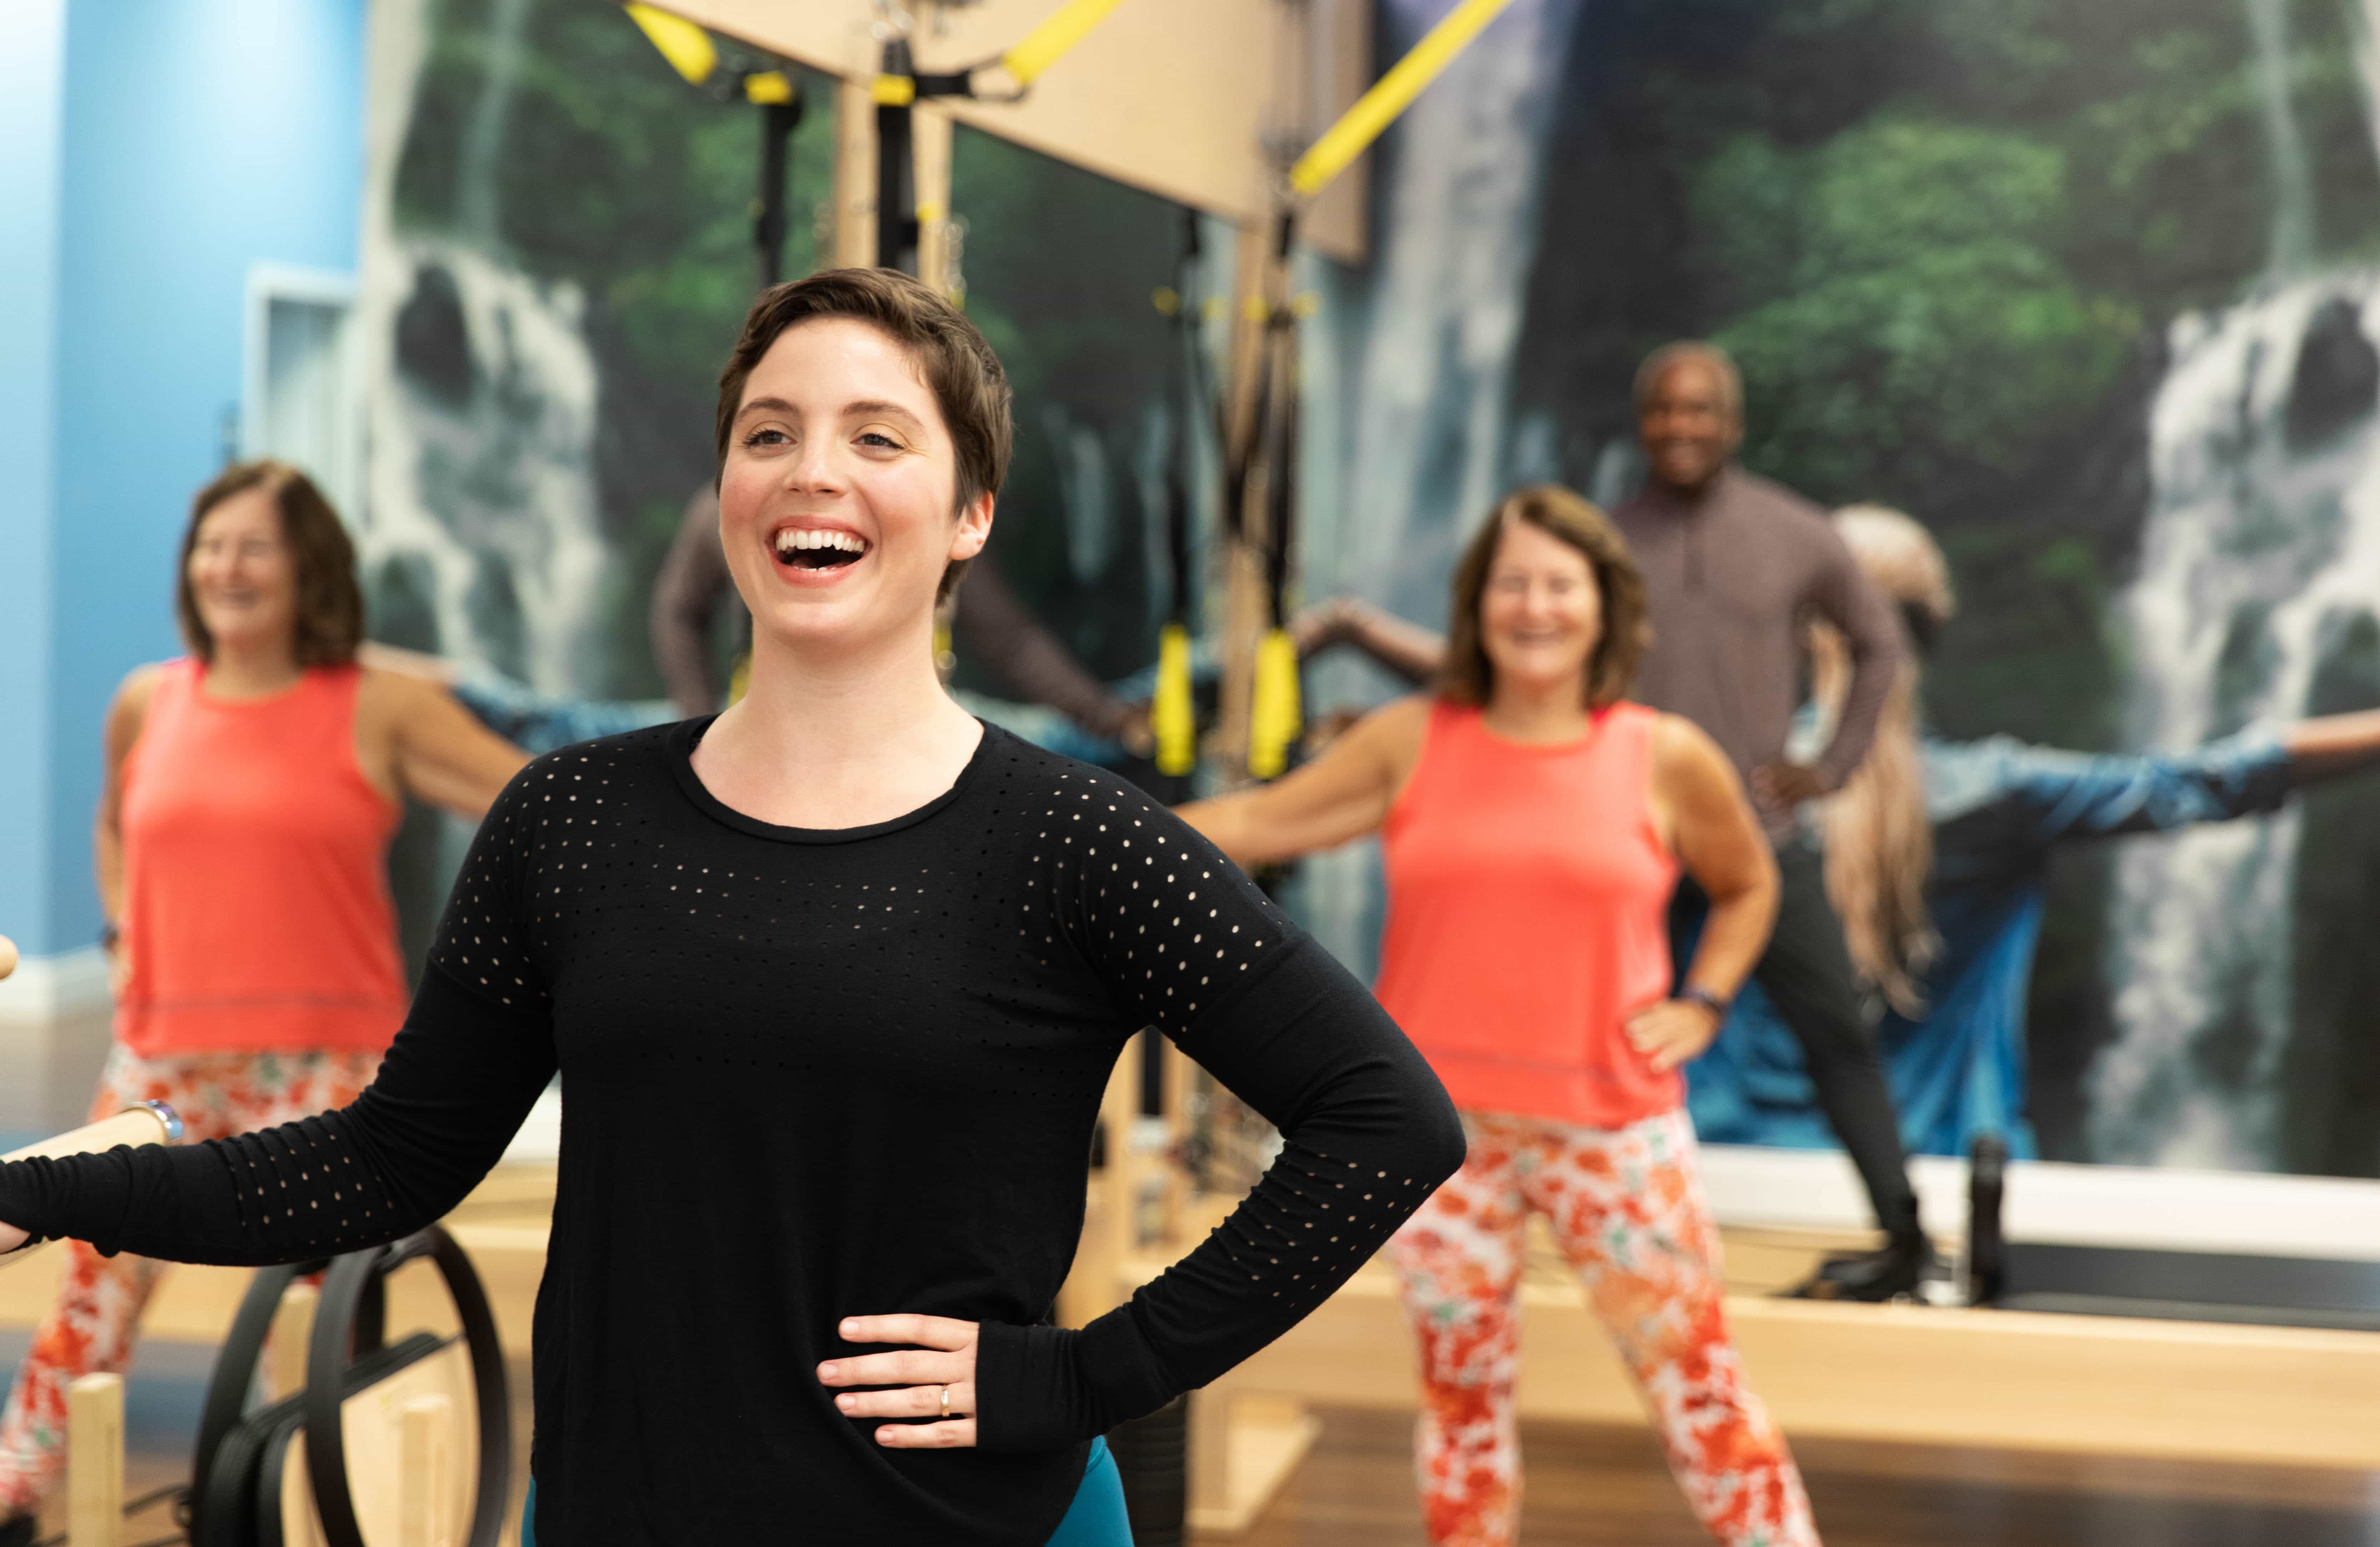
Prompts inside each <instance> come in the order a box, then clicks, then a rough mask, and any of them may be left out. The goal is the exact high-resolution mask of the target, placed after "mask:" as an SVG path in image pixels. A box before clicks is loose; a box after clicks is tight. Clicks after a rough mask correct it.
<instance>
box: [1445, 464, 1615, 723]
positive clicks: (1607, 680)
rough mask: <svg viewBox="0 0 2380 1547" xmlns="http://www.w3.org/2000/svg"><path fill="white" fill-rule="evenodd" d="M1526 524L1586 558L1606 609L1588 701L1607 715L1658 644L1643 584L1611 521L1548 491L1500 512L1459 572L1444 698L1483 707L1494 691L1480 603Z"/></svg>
mask: <svg viewBox="0 0 2380 1547" xmlns="http://www.w3.org/2000/svg"><path fill="white" fill-rule="evenodd" d="M1513 521H1526V522H1527V523H1528V524H1529V525H1531V526H1533V527H1535V528H1536V529H1537V530H1539V531H1542V532H1546V533H1548V535H1550V536H1553V537H1557V538H1560V540H1561V541H1562V542H1567V543H1569V544H1570V545H1571V546H1572V547H1573V548H1575V549H1577V550H1578V551H1579V552H1580V553H1582V554H1585V555H1586V563H1587V567H1588V568H1590V569H1592V570H1593V571H1594V572H1595V589H1596V591H1597V593H1598V594H1599V595H1600V596H1601V597H1602V601H1603V637H1602V638H1601V639H1600V640H1597V641H1596V644H1595V651H1594V653H1592V654H1590V655H1589V656H1588V657H1587V660H1586V701H1587V706H1588V707H1589V708H1592V709H1602V708H1604V707H1606V706H1607V705H1609V704H1612V703H1616V702H1618V701H1619V700H1621V699H1623V698H1625V697H1627V695H1628V685H1629V684H1630V683H1631V682H1633V680H1635V676H1636V663H1637V662H1638V661H1640V660H1642V659H1643V658H1644V654H1645V648H1646V647H1647V646H1649V645H1650V644H1651V643H1652V642H1653V627H1652V624H1651V622H1650V620H1649V619H1648V618H1647V617H1646V615H1645V579H1644V577H1643V576H1641V575H1639V574H1638V573H1637V572H1636V561H1635V560H1634V559H1633V558H1632V557H1630V556H1629V553H1628V543H1627V541H1626V540H1625V539H1623V538H1622V537H1621V535H1620V530H1619V529H1618V528H1617V527H1614V526H1613V525H1612V524H1611V519H1610V518H1609V517H1607V516H1606V515H1604V514H1603V512H1602V511H1601V510H1599V509H1597V507H1596V506H1595V503H1594V502H1593V501H1591V500H1589V499H1586V498H1585V496H1583V495H1580V494H1575V493H1572V492H1571V491H1570V490H1568V489H1564V488H1561V487H1560V486H1558V485H1556V484H1551V483H1536V484H1531V485H1530V486H1529V487H1527V488H1525V489H1520V490H1516V491H1515V492H1514V493H1512V494H1511V495H1509V496H1507V497H1506V499H1505V501H1504V503H1503V504H1501V505H1500V506H1497V507H1496V510H1495V513H1494V514H1493V515H1491V516H1489V517H1488V520H1487V522H1486V523H1485V524H1484V525H1482V526H1481V527H1480V529H1479V532H1478V535H1477V536H1475V537H1474V538H1472V540H1471V542H1470V544H1469V545H1468V546H1467V547H1465V548H1464V549H1463V558H1462V560H1461V561H1460V562H1459V563H1457V564H1456V565H1455V566H1454V595H1453V601H1452V603H1451V606H1450V607H1449V608H1448V617H1449V622H1450V627H1449V628H1448V631H1447V640H1446V670H1445V672H1444V674H1443V675H1442V676H1440V677H1439V688H1438V693H1439V697H1440V698H1442V699H1444V700H1447V701H1448V702H1449V703H1459V704H1467V705H1470V706H1472V707H1474V708H1477V707H1482V706H1484V705H1485V704H1486V703H1487V702H1488V698H1489V696H1490V695H1491V694H1492V693H1493V692H1494V691H1495V687H1496V668H1495V664H1494V663H1492V662H1490V661H1489V660H1488V648H1487V643H1486V641H1485V640H1483V639H1482V638H1481V637H1480V628H1479V602H1480V598H1481V597H1482V596H1483V595H1484V594H1485V593H1486V591H1487V590H1488V566H1490V565H1492V564H1494V563H1495V562H1496V545H1497V544H1498V543H1499V542H1502V541H1503V538H1504V529H1505V527H1506V526H1507V525H1508V524H1509V523H1511V522H1513Z"/></svg>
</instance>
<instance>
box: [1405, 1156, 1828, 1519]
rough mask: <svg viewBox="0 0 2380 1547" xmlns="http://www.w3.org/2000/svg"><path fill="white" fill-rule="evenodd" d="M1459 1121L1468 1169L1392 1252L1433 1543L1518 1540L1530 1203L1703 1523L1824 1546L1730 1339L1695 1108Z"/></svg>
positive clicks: (1409, 1224) (1418, 1216) (1419, 1473)
mask: <svg viewBox="0 0 2380 1547" xmlns="http://www.w3.org/2000/svg"><path fill="white" fill-rule="evenodd" d="M1463 1131H1464V1134H1465V1136H1466V1137H1467V1138H1468V1139H1470V1141H1471V1152H1470V1156H1469V1158H1468V1159H1466V1160H1465V1161H1464V1162H1463V1169H1462V1170H1461V1171H1459V1172H1457V1173H1456V1174H1455V1175H1454V1176H1453V1177H1452V1179H1451V1180H1450V1181H1448V1182H1447V1184H1446V1185H1445V1186H1444V1187H1441V1188H1439V1189H1438V1191H1437V1192H1436V1193H1434V1194H1433V1195H1431V1197H1430V1199H1429V1201H1427V1203H1424V1204H1423V1205H1422V1207H1421V1210H1420V1212H1417V1213H1415V1215H1414V1216H1413V1218H1411V1219H1410V1220H1408V1221H1406V1222H1405V1224H1404V1226H1403V1229H1401V1230H1399V1231H1398V1232H1397V1235H1396V1236H1395V1237H1394V1239H1392V1240H1391V1241H1390V1245H1389V1251H1390V1257H1391V1259H1392V1260H1393V1261H1394V1262H1395V1263H1396V1267H1397V1272H1398V1274H1399V1276H1400V1277H1401V1278H1402V1279H1403V1285H1404V1299H1405V1309H1406V1312H1407V1314H1408V1315H1410V1316H1411V1318H1412V1320H1413V1324H1414V1331H1415V1335H1416V1336H1417V1337H1418V1338H1419V1340H1420V1344H1421V1349H1420V1352H1421V1367H1422V1409H1421V1421H1420V1424H1419V1426H1418V1428H1417V1430H1416V1431H1415V1446H1414V1448H1415V1457H1414V1462H1415V1475H1416V1478H1417V1480H1418V1481H1419V1483H1420V1485H1421V1503H1422V1517H1423V1520H1424V1523H1425V1524H1426V1525H1427V1529H1428V1531H1429V1539H1430V1541H1433V1542H1436V1543H1439V1547H1512V1543H1513V1542H1514V1541H1517V1540H1518V1533H1519V1528H1520V1504H1521V1447H1520V1438H1519V1432H1518V1429H1517V1427H1516V1425H1515V1422H1514V1415H1513V1404H1512V1383H1513V1376H1514V1374H1515V1371H1516V1370H1517V1367H1518V1365H1519V1362H1520V1352H1521V1343H1520V1332H1521V1318H1520V1306H1519V1293H1520V1286H1521V1270H1522V1266H1523V1259H1524V1251H1525V1240H1526V1236H1525V1231H1524V1227H1525V1225H1526V1224H1527V1223H1528V1216H1529V1214H1530V1213H1531V1212H1533V1211H1534V1212H1538V1213H1542V1214H1544V1215H1545V1216H1546V1217H1547V1218H1548V1220H1549V1221H1550V1222H1551V1223H1552V1224H1553V1229H1554V1236H1555V1237H1556V1238H1557V1239H1558V1240H1559V1241H1560V1244H1561V1249H1562V1254H1563V1255H1564V1256H1565V1257H1567V1258H1569V1259H1570V1261H1571V1264H1572V1266H1573V1267H1574V1268H1576V1269H1577V1271H1578V1274H1579V1277H1580V1279H1581V1281H1582V1282H1583V1283H1584V1284H1585V1288H1586V1297H1587V1301H1588V1303H1589V1304H1591V1305H1592V1306H1593V1307H1594V1308H1595V1311H1596V1314H1597V1316H1599V1317H1601V1318H1602V1320H1603V1323H1604V1325H1605V1326H1606V1327H1607V1328H1608V1329H1609V1331H1610V1333H1611V1336H1612V1338H1613V1340H1614V1341H1615V1342H1617V1343H1618V1344H1619V1346H1620V1354H1621V1358H1622V1359H1623V1360H1625V1361H1626V1363H1627V1365H1628V1369H1629V1370H1630V1372H1631V1373H1632V1374H1633V1376H1634V1377H1635V1380H1636V1384H1637V1387H1638V1389H1639V1390H1641V1391H1642V1392H1643V1393H1644V1395H1645V1404H1646V1406H1647V1407H1650V1408H1651V1410H1652V1415H1653V1420H1654V1423H1655V1426H1656V1427H1657V1428H1658V1430H1659V1431H1660V1434H1661V1443H1662V1445H1663V1448H1664V1449H1666V1450H1667V1451H1668V1453H1669V1457H1670V1471H1671V1472H1672V1473H1674V1474H1675V1475H1676V1477H1677V1480H1678V1486H1679V1487H1680V1488H1682V1490H1683V1491H1684V1492H1685V1495H1686V1503H1687V1504H1689V1505H1690V1506H1692V1508H1693V1509H1694V1515H1695V1517H1697V1518H1699V1519H1700V1520H1701V1521H1702V1523H1703V1525H1704V1526H1705V1527H1706V1529H1708V1530H1709V1531H1710V1533H1711V1535H1712V1536H1714V1537H1716V1538H1717V1539H1718V1541H1722V1542H1725V1543H1727V1544H1728V1547H1817V1541H1818V1533H1817V1528H1816V1527H1815V1525H1813V1524H1812V1523H1811V1519H1810V1504H1809V1500H1808V1499H1807V1498H1806V1497H1804V1496H1803V1492H1802V1475H1801V1473H1800V1471H1799V1470H1797V1469H1796V1468H1795V1467H1794V1465H1793V1457H1792V1456H1791V1453H1790V1452H1789V1451H1788V1450H1787V1449H1786V1448H1785V1440H1784V1436H1782V1435H1780V1434H1779V1433H1778V1431H1777V1429H1776V1426H1775V1425H1773V1424H1772V1423H1770V1422H1769V1420H1768V1415H1767V1411H1766V1410H1765V1409H1763V1408H1762V1407H1761V1406H1760V1401H1759V1398H1757V1397H1755V1396H1754V1395H1753V1394H1752V1392H1751V1391H1750V1390H1749V1389H1748V1388H1747V1387H1746V1385H1745V1383H1744V1376H1743V1361H1742V1360H1741V1359H1740V1358H1738V1357H1737V1355H1736V1351H1735V1346H1734V1344H1733V1343H1732V1342H1731V1341H1730V1339H1729V1337H1728V1332H1727V1318H1726V1314H1725V1310H1724V1308H1723V1305H1722V1296H1723V1294H1724V1293H1725V1285H1724V1283H1723V1282H1722V1280H1721V1277H1720V1273H1719V1249H1718V1230H1717V1229H1716V1228H1715V1227H1714V1226H1713V1224H1711V1218H1710V1209H1709V1206H1708V1205H1707V1204H1706V1202H1705V1201H1704V1200H1703V1190H1702V1179H1701V1175H1700V1173H1699V1172H1698V1171H1697V1170H1696V1168H1695V1165H1694V1129H1693V1127H1691V1126H1690V1125H1689V1124H1688V1123H1687V1121H1686V1116H1685V1114H1684V1113H1682V1112H1670V1113H1664V1114H1662V1115H1659V1116H1656V1117H1648V1118H1646V1119H1645V1120H1644V1121H1642V1122H1638V1123H1634V1124H1632V1125H1630V1126H1629V1127H1624V1128H1591V1127H1579V1126H1575V1125H1573V1124H1568V1123H1557V1122H1548V1121H1543V1120H1539V1119H1536V1118H1531V1117H1516V1116H1509V1115H1495V1114H1487V1113H1475V1112H1466V1113H1464V1114H1463Z"/></svg>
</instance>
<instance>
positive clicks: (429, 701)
mask: <svg viewBox="0 0 2380 1547" xmlns="http://www.w3.org/2000/svg"><path fill="white" fill-rule="evenodd" d="M375 675H376V676H378V675H381V674H375ZM376 686H377V687H378V688H379V689H380V691H382V692H383V693H385V694H386V695H387V696H388V699H389V700H390V702H389V711H388V713H389V715H390V721H391V724H392V726H393V729H394V732H395V762H396V776H397V782H398V783H399V784H401V785H402V786H404V788H405V791H406V793H407V794H408V795H410V796H412V797H414V798H416V799H418V800H424V801H427V802H429V803H430V804H431V805H433V806H441V807H443V808H444V809H445V810H450V811H452V812H454V813H455V815H456V816H459V817H463V818H465V819H467V820H468V821H471V822H477V821H479V820H480V818H481V817H483V816H485V815H487V814H488V808H489V807H490V806H492V805H493V804H494V803H495V799H496V797H497V796H498V795H500V794H502V793H503V791H504V786H505V785H506V784H507V783H509V782H510V781H511V779H512V776H513V775H514V774H517V773H519V772H520V771H521V769H522V767H523V766H524V765H525V764H527V763H528V753H527V752H524V751H522V750H521V749H519V748H517V747H516V746H514V745H513V744H512V743H511V742H509V741H506V740H505V739H504V737H500V736H498V735H497V734H496V733H495V732H493V731H492V730H490V729H488V727H487V726H485V725H481V724H480V722H479V721H478V720H476V719H474V718H472V717H471V714H470V713H469V712H468V711H467V710H466V709H464V707H463V706H462V704H461V703H459V702H457V701H456V700H455V694H454V692H453V691H452V690H451V689H449V688H445V687H443V685H441V684H439V683H435V682H431V681H429V680H427V679H425V678H422V677H418V676H398V675H395V674H390V675H387V676H384V677H383V680H382V681H381V682H380V683H379V684H377V685H376Z"/></svg>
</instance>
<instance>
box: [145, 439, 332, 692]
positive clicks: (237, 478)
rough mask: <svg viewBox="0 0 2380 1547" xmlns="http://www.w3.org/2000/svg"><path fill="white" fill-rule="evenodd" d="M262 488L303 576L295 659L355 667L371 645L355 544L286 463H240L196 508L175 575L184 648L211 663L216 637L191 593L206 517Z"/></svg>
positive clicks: (309, 482) (215, 483)
mask: <svg viewBox="0 0 2380 1547" xmlns="http://www.w3.org/2000/svg"><path fill="white" fill-rule="evenodd" d="M251 489H261V490H263V491H265V492H266V493H268V494H269V495H271V496H272V499H273V509H274V511H275V512H276V513H278V514H279V516H280V518H281V541H282V542H285V543H286V544H288V547H289V556H290V559H291V560H292V565H293V567H294V568H295V569H296V571H297V638H296V639H295V640H292V641H291V652H292V653H293V654H294V655H295V656H296V658H297V664H298V665H300V666H351V665H353V664H355V660H356V647H357V646H358V645H359V644H361V643H362V642H363V638H364V593H363V588H362V587H361V586H359V585H358V584H357V583H356V545H355V544H354V543H353V542H349V541H348V540H347V529H346V527H344V526H342V525H340V523H339V514H338V512H337V511H335V510H333V509H332V508H331V502H330V501H329V500H327V499H324V498H323V497H322V490H321V489H319V488H317V487H315V484H314V481H313V480H312V479H310V478H308V477H307V476H306V475H305V474H304V473H302V472H299V471H298V470H297V469H296V468H293V467H290V466H289V465H288V464H287V463H285V462H262V461H260V462H235V463H233V464H232V465H231V466H230V467H228V468H225V469H224V470H223V471H222V472H221V473H219V474H217V475H216V476H215V480H214V481H213V482H212V483H210V484H208V485H207V486H206V487H205V488H203V489H201V490H200V491H199V493H198V497H197V498H196V499H193V500H192V501H191V502H190V524H189V526H188V527H187V528H185V529H184V530H183V532H182V556H181V562H180V564H179V566H177V567H176V571H175V576H174V615H175V617H176V619H177V620H179V622H180V623H181V626H182V640H183V642H184V643H186V644H188V646H189V647H190V653H191V654H193V655H195V656H197V657H198V658H199V659H200V660H201V661H212V660H213V659H214V654H215V640H214V636H213V635H212V634H210V633H208V632H207V626H206V624H205V623H204V622H203V621H202V620H201V619H200V616H199V603H198V598H197V597H196V596H195V595H193V594H192V593H191V591H190V553H191V551H192V550H193V549H195V548H196V547H197V546H198V544H199V528H200V527H201V526H203V525H205V524H206V519H207V512H209V511H211V510H212V509H213V508H214V507H215V506H219V505H221V504H223V503H224V502H225V500H227V499H230V498H231V497H232V496H233V495H235V494H244V493H248V492H249V490H251Z"/></svg>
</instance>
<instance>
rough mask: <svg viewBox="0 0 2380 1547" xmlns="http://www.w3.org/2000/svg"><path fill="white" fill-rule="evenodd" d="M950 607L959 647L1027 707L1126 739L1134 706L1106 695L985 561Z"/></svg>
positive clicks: (1100, 733)
mask: <svg viewBox="0 0 2380 1547" xmlns="http://www.w3.org/2000/svg"><path fill="white" fill-rule="evenodd" d="M952 606H953V610H952V615H951V627H952V630H953V632H955V633H956V634H957V635H958V636H959V640H960V642H961V643H962V644H963V645H965V648H966V649H968V650H970V651H972V652H975V654H976V655H977V658H979V659H980V660H981V661H982V662H983V664H985V665H986V666H987V667H989V668H990V671H991V673H992V675H993V676H997V677H999V678H1000V679H1001V680H1002V682H1005V683H1007V684H1008V686H1009V688H1011V689H1012V690H1013V691H1014V692H1016V693H1018V694H1019V695H1021V696H1022V697H1023V698H1024V699H1025V700H1026V701H1027V702H1030V703H1044V704H1048V705H1049V706H1050V708H1052V709H1054V710H1056V711H1057V712H1058V713H1061V714H1063V715H1064V716H1065V717H1066V718H1067V719H1069V720H1072V721H1073V722H1074V723H1075V725H1079V726H1081V727H1082V728H1083V729H1084V730H1087V731H1088V732H1090V733H1091V734H1092V735H1093V736H1104V737H1111V738H1113V739H1117V740H1124V739H1127V738H1128V735H1129V732H1130V731H1131V729H1132V726H1133V724H1134V722H1135V719H1137V718H1139V717H1140V711H1139V709H1138V707H1137V706H1136V705H1134V704H1129V703H1126V702H1124V700H1122V699H1120V698H1117V697H1116V696H1115V695H1114V694H1113V693H1111V692H1109V691H1108V689H1107V687H1106V685H1105V684H1103V683H1101V682H1100V681H1099V679H1098V678H1097V677H1094V676H1091V674H1090V673H1089V672H1088V671H1087V670H1085V669H1084V666H1083V664H1082V663H1081V662H1079V661H1077V660H1075V658H1074V656H1072V655H1070V654H1068V653H1067V651H1066V647H1065V646H1064V645H1062V644H1060V643H1059V642H1058V637H1057V636H1056V635H1055V634H1052V633H1050V630H1049V629H1047V628H1045V627H1042V625H1041V621H1040V619H1038V618H1037V617H1035V616H1034V615H1032V614H1031V613H1029V612H1027V611H1026V608H1025V603H1023V602H1021V601H1019V600H1018V599H1017V596H1016V592H1015V591H1012V590H1011V589H1009V584H1008V579H1007V577H1005V576H1003V575H1002V574H1001V572H1000V569H999V566H997V565H995V564H993V563H992V562H991V561H990V559H989V558H978V559H977V560H976V561H975V566H974V567H972V568H970V569H969V570H968V571H967V573H966V578H965V579H963V580H961V581H960V582H959V589H958V595H957V596H956V597H955V598H954V599H953V604H952Z"/></svg>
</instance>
